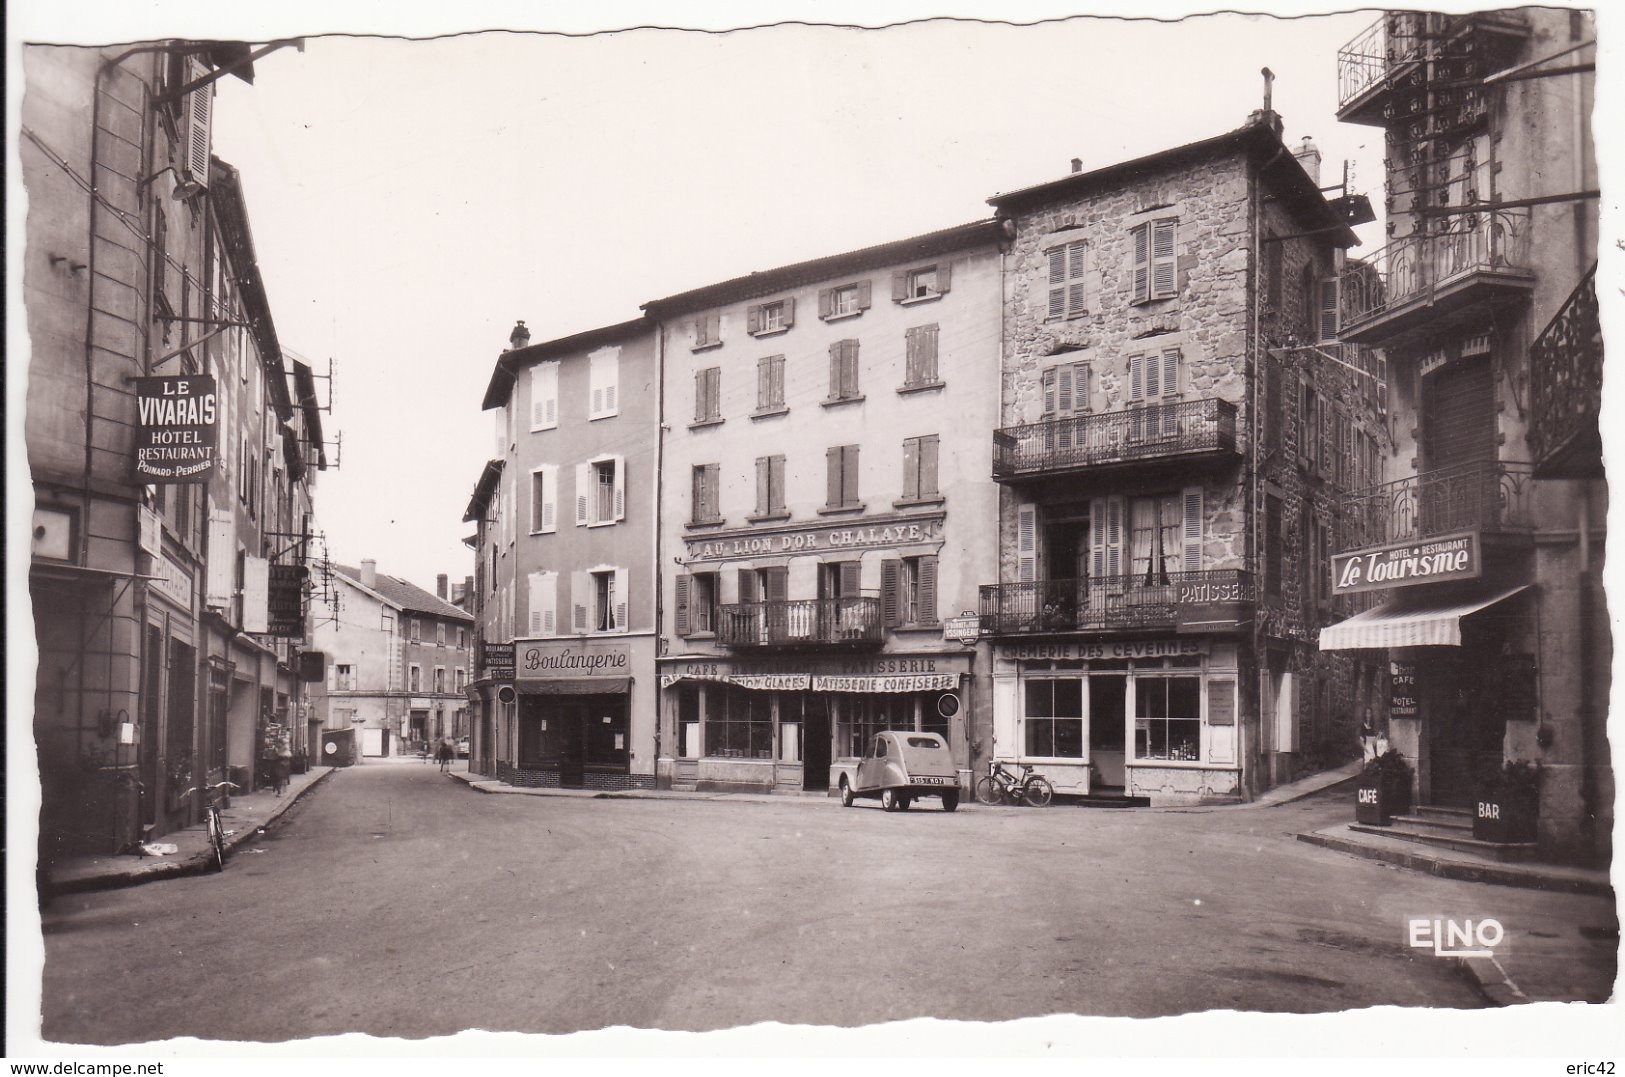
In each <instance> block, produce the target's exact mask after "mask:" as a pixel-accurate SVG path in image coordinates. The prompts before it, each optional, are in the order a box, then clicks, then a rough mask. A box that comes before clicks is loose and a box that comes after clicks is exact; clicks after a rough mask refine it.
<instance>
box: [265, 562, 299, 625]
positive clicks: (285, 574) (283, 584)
mask: <svg viewBox="0 0 1625 1077" xmlns="http://www.w3.org/2000/svg"><path fill="white" fill-rule="evenodd" d="M309 574H310V573H309V570H308V569H306V568H304V567H303V566H302V565H271V566H270V567H269V570H268V572H267V574H266V595H265V615H266V616H265V621H266V627H265V634H266V635H268V636H286V637H288V638H290V639H304V637H305V577H306V576H308V575H309Z"/></svg>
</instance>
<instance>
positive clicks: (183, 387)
mask: <svg viewBox="0 0 1625 1077" xmlns="http://www.w3.org/2000/svg"><path fill="white" fill-rule="evenodd" d="M134 381H135V398H136V420H137V421H136V431H135V475H136V480H137V481H138V482H145V483H154V484H163V483H182V482H207V481H209V478H210V476H211V475H213V473H214V465H215V444H216V440H217V436H216V430H217V428H216V423H217V416H218V407H217V404H216V396H215V381H214V375H212V374H180V375H173V376H167V377H154V378H136V379H134Z"/></svg>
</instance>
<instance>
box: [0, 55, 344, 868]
mask: <svg viewBox="0 0 1625 1077" xmlns="http://www.w3.org/2000/svg"><path fill="white" fill-rule="evenodd" d="M276 47H280V46H276ZM270 51H274V47H273V48H267V49H261V50H257V51H251V50H250V48H249V46H247V45H243V44H233V43H203V42H187V43H179V42H159V43H150V44H142V45H135V46H124V47H119V48H116V49H115V48H106V49H98V48H82V47H60V46H30V47H29V48H28V49H26V50H25V55H24V60H23V62H24V65H25V73H24V78H25V93H24V98H23V101H22V138H21V140H20V144H19V156H20V160H21V165H22V178H23V182H24V185H25V189H26V190H27V193H28V199H29V208H28V217H27V222H26V228H27V235H26V238H27V252H26V254H25V256H24V272H23V296H24V303H25V308H26V314H27V322H28V333H29V340H30V348H31V350H30V354H29V356H28V359H27V362H28V375H29V393H28V401H27V416H26V421H25V434H24V436H25V439H26V442H27V448H28V463H29V467H30V469H31V473H32V479H33V483H34V493H35V509H34V514H33V529H32V530H33V535H32V549H31V556H30V562H29V581H30V590H31V593H32V598H33V623H34V629H35V635H36V639H37V641H38V644H39V664H38V667H37V669H36V674H35V677H36V679H35V712H34V723H33V726H34V734H35V739H36V745H37V750H38V760H39V766H40V776H41V784H42V794H43V807H42V813H41V841H40V852H41V864H42V866H46V867H48V865H49V864H50V863H51V862H52V861H53V860H54V859H56V858H57V857H59V856H67V855H73V854H76V853H84V852H98V853H106V852H114V851H118V850H120V849H124V848H127V847H129V846H130V845H131V844H132V843H134V842H136V841H138V840H142V839H144V838H148V837H153V836H160V835H163V834H165V833H168V832H169V831H171V830H174V829H176V828H178V827H183V826H187V825H189V824H191V823H193V822H195V821H196V820H197V818H198V817H199V812H200V810H201V807H202V798H201V796H200V795H199V793H198V790H199V789H200V787H202V786H203V785H205V784H209V783H216V782H219V781H223V780H226V779H227V778H228V777H231V776H233V775H235V776H236V777H238V778H242V779H243V781H246V782H252V781H253V775H252V765H253V763H254V761H255V757H256V752H257V750H258V748H259V747H260V745H259V744H258V743H257V742H259V741H261V740H262V739H263V737H264V736H265V735H266V733H267V731H268V727H271V726H276V727H278V728H279V729H280V730H281V731H282V736H283V737H284V738H286V740H287V741H288V742H289V743H290V744H291V746H295V747H297V746H299V742H298V738H299V736H300V735H301V733H302V732H303V730H302V729H301V728H298V727H296V726H295V725H294V723H293V721H292V719H293V717H294V716H295V715H296V714H297V700H298V697H299V686H298V681H297V680H296V678H295V670H294V662H293V659H294V655H295V647H296V646H297V644H298V643H299V642H300V641H302V640H303V638H304V636H305V632H306V622H305V619H304V593H303V590H302V589H301V588H298V587H295V588H292V589H290V588H289V587H287V586H285V584H286V583H287V582H288V581H287V579H286V578H284V579H282V580H279V584H283V586H280V587H279V588H278V590H277V591H276V594H275V601H280V603H281V605H280V606H278V607H276V608H273V596H272V589H271V572H270V566H271V554H272V552H273V550H275V551H277V552H279V553H281V556H282V560H281V561H280V562H279V563H281V564H284V565H288V566H289V567H290V568H297V567H299V566H298V565H297V561H298V559H299V558H300V557H302V556H303V555H304V554H305V553H306V552H308V548H307V547H306V546H304V545H296V548H295V549H294V550H292V551H291V552H282V545H281V544H282V542H283V539H282V536H281V535H280V534H278V533H280V532H289V533H297V534H304V533H307V532H308V528H309V523H308V521H309V519H310V513H311V504H312V486H313V481H314V478H315V473H316V472H317V471H319V470H320V469H321V468H322V467H323V466H324V464H325V460H324V459H323V458H322V456H321V454H320V449H319V443H320V433H319V418H318V417H317V415H316V413H315V411H314V409H307V408H305V407H303V406H301V405H298V404H296V403H295V398H294V395H293V393H294V392H295V391H296V390H297V384H298V378H297V376H296V375H295V374H294V372H292V371H290V370H289V368H288V366H287V363H286V361H285V359H284V357H283V355H282V353H281V349H280V346H279V344H278V342H277V338H276V332H275V328H274V326H273V324H272V322H271V318H270V312H269V308H268V305H267V304H266V302H265V297H264V294H263V289H262V288H261V286H260V282H259V278H258V271H257V268H256V266H255V264H254V259H253V250H252V242H251V240H250V238H249V235H248V230H247V223H246V222H247V216H246V211H245V209H244V203H243V197H242V192H241V186H240V183H239V182H238V180H237V176H236V173H235V171H234V170H232V169H231V168H230V167H229V166H227V165H225V164H224V163H222V162H220V161H218V160H217V159H215V158H212V157H211V156H210V124H211V118H212V117H211V113H212V103H213V93H214V82H215V81H216V80H218V79H219V78H222V77H233V76H235V77H241V78H244V79H246V80H251V79H252V77H253V73H254V66H253V65H254V63H255V61H257V60H258V59H259V58H261V57H263V56H264V55H266V53H268V52H270ZM291 376H292V377H293V384H290V377H291ZM138 379H140V380H138ZM240 437H241V439H242V441H240V440H239V438H240ZM250 441H251V444H248V443H249V442H250ZM245 445H246V446H247V447H246V448H245ZM278 476H280V478H278ZM240 485H241V488H242V491H243V492H242V493H241V494H240V493H239V487H240ZM250 492H251V493H252V496H253V497H255V498H257V499H259V500H257V501H256V506H257V511H256V512H255V513H254V514H252V515H251V516H249V517H248V518H246V519H245V518H243V516H242V514H241V513H240V506H242V504H243V501H244V499H245V498H246V497H248V496H250ZM227 521H229V522H230V535H231V537H230V538H229V540H228V539H227V538H225V537H224V536H223V529H224V528H226V525H227ZM244 771H247V772H248V773H247V774H246V775H245V774H244V773H243V772H244Z"/></svg>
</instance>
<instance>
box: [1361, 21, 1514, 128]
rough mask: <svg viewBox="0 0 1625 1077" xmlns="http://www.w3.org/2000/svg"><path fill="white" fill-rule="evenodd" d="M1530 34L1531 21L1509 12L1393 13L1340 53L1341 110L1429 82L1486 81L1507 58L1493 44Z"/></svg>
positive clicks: (1454, 83) (1363, 31) (1454, 84)
mask: <svg viewBox="0 0 1625 1077" xmlns="http://www.w3.org/2000/svg"><path fill="white" fill-rule="evenodd" d="M1528 32H1529V25H1528V21H1527V20H1526V19H1525V18H1523V16H1522V15H1520V14H1519V13H1518V12H1516V11H1511V10H1508V11H1481V12H1474V13H1472V14H1465V15H1454V14H1444V13H1442V12H1422V11H1390V12H1388V13H1386V14H1384V15H1383V16H1382V17H1380V18H1379V19H1377V21H1376V22H1374V23H1372V24H1371V25H1370V26H1368V27H1366V28H1365V29H1364V30H1362V31H1360V32H1359V33H1358V34H1356V35H1355V36H1354V38H1353V39H1351V40H1350V41H1349V43H1348V44H1346V45H1344V46H1343V47H1342V48H1340V49H1338V50H1337V108H1338V111H1339V113H1343V112H1344V110H1347V109H1349V108H1350V106H1351V105H1353V104H1354V103H1356V102H1360V101H1361V99H1362V98H1365V99H1366V101H1365V102H1363V103H1362V105H1361V106H1360V108H1359V109H1357V111H1363V108H1364V105H1365V104H1369V102H1370V100H1371V99H1372V98H1373V97H1380V96H1381V94H1380V93H1373V91H1382V90H1386V89H1390V88H1396V87H1404V88H1409V89H1416V88H1419V87H1421V86H1423V85H1426V84H1428V83H1432V84H1434V85H1440V84H1447V85H1449V86H1461V85H1463V84H1464V83H1466V82H1468V81H1469V80H1472V79H1475V78H1482V77H1483V76H1484V75H1487V74H1488V73H1489V72H1490V71H1493V70H1495V67H1496V66H1497V62H1498V61H1500V60H1504V59H1505V57H1504V55H1502V54H1500V53H1497V52H1496V47H1495V45H1494V43H1495V42H1497V41H1501V42H1505V41H1509V40H1510V41H1516V40H1518V39H1521V38H1522V37H1524V36H1526V35H1527V34H1528ZM1492 54H1493V55H1492ZM1424 61H1425V63H1424ZM1341 118H1343V119H1348V118H1349V117H1348V116H1347V115H1346V114H1345V115H1343V116H1342V117H1341ZM1386 118H1388V119H1393V118H1395V117H1394V116H1392V115H1390V116H1388V117H1386Z"/></svg>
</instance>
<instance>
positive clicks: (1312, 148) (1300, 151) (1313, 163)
mask: <svg viewBox="0 0 1625 1077" xmlns="http://www.w3.org/2000/svg"><path fill="white" fill-rule="evenodd" d="M1292 156H1294V157H1296V158H1297V159H1298V163H1299V164H1300V165H1302V166H1303V170H1304V171H1305V172H1307V173H1309V178H1310V179H1312V180H1314V181H1315V186H1316V187H1319V186H1320V149H1319V148H1318V147H1317V146H1316V145H1315V143H1314V140H1313V139H1311V138H1310V137H1309V136H1308V135H1304V136H1303V145H1301V146H1299V147H1297V148H1296V149H1294V150H1293V151H1292Z"/></svg>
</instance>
